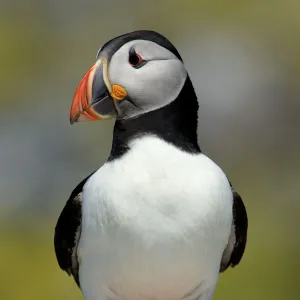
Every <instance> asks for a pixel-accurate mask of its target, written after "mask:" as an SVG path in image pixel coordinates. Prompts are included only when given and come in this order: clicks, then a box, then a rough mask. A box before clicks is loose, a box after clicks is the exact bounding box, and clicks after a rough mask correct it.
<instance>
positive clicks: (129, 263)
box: [78, 136, 232, 300]
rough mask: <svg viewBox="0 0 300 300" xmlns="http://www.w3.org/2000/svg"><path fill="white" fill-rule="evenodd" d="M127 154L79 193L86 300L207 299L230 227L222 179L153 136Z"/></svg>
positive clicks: (213, 168)
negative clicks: (81, 193)
mask: <svg viewBox="0 0 300 300" xmlns="http://www.w3.org/2000/svg"><path fill="white" fill-rule="evenodd" d="M130 148H131V149H130V150H129V151H128V152H127V153H126V154H125V155H124V156H123V157H122V158H120V159H117V160H115V161H112V162H109V163H106V164H105V165H104V166H103V167H102V168H100V169H99V170H98V171H97V172H96V173H95V174H94V175H93V176H92V177H91V178H90V179H89V180H88V182H87V184H86V185H85V187H84V191H83V224H82V225H83V226H82V234H81V238H80V244H79V250H78V252H79V259H80V270H79V272H80V273H79V274H80V283H81V288H82V290H83V293H84V295H85V297H86V299H88V300H95V299H106V298H110V299H129V300H135V299H137V300H143V299H151V300H153V299H157V300H160V299H162V300H167V299H180V298H182V297H184V295H187V294H188V293H189V292H190V291H192V290H193V289H194V288H195V287H196V286H198V285H199V288H198V289H195V291H194V293H191V295H190V298H195V295H196V296H197V295H198V296H199V295H200V294H201V293H203V297H202V298H201V299H210V297H211V295H212V293H213V289H214V287H215V284H216V281H217V278H218V271H219V266H220V260H221V255H222V252H223V250H224V248H225V246H226V244H227V242H228V237H229V234H230V227H231V222H232V193H231V188H230V186H229V183H228V180H227V178H226V176H225V175H224V173H223V172H222V170H221V169H220V168H219V167H218V166H217V165H216V164H215V163H214V162H212V161H211V160H210V159H209V158H207V157H206V156H205V155H203V154H197V155H195V154H189V153H186V152H183V151H180V150H179V149H177V148H175V147H174V146H172V145H171V144H167V143H165V142H164V141H162V140H161V139H159V138H156V137H154V136H146V137H143V138H139V139H136V140H134V141H133V142H132V143H131V145H130ZM204 294H207V296H205V295H204ZM186 299H189V298H186Z"/></svg>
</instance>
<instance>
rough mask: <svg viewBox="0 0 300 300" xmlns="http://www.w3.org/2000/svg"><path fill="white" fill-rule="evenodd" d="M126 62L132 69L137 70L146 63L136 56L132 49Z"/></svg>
mask: <svg viewBox="0 0 300 300" xmlns="http://www.w3.org/2000/svg"><path fill="white" fill-rule="evenodd" d="M128 61H129V63H130V64H131V65H132V66H133V67H134V68H137V69H138V68H140V67H142V66H143V65H144V64H145V63H146V61H145V60H144V59H143V58H142V57H141V56H140V55H139V54H137V53H136V52H135V50H134V49H133V48H131V49H130V50H129V58H128Z"/></svg>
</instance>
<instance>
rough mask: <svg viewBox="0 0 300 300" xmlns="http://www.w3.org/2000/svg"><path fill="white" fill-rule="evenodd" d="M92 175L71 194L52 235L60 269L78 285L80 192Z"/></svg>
mask: <svg viewBox="0 0 300 300" xmlns="http://www.w3.org/2000/svg"><path fill="white" fill-rule="evenodd" d="M93 174H94V172H93V173H92V174H91V175H89V176H88V177H87V178H85V179H84V180H82V181H81V182H80V183H79V184H78V185H77V186H76V188H75V189H74V190H73V192H72V193H71V196H70V197H69V200H68V201H67V203H66V205H65V207H64V209H63V210H62V212H61V214H60V216H59V218H58V221H57V224H56V227H55V234H54V248H55V253H56V258H57V261H58V264H59V266H60V268H61V269H62V270H64V271H66V272H67V273H68V274H69V275H72V276H73V277H74V279H75V281H76V283H77V285H78V286H80V283H79V276H78V270H79V264H78V259H77V246H78V241H79V238H80V233H81V215H82V209H81V206H82V190H83V186H84V185H85V183H86V181H87V180H88V179H89V178H90V177H91V176H92V175H93Z"/></svg>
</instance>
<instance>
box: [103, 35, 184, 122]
mask: <svg viewBox="0 0 300 300" xmlns="http://www.w3.org/2000/svg"><path fill="white" fill-rule="evenodd" d="M133 50H134V51H135V53H136V54H138V55H139V56H140V57H141V58H142V59H143V60H145V62H144V63H142V64H141V65H140V66H137V67H134V66H133V65H132V64H131V63H130V62H129V53H130V51H131V53H132V51H133ZM108 74H109V78H110V82H111V84H112V85H113V84H118V85H121V86H122V87H123V88H124V89H125V90H126V91H127V94H128V99H125V100H122V101H116V106H117V109H118V113H119V116H120V117H121V118H128V117H133V116H137V115H139V114H142V113H145V112H149V111H152V110H155V109H158V108H161V107H163V106H166V105H167V104H169V103H171V102H172V101H173V100H175V99H176V97H177V96H178V95H179V93H180V91H181V89H182V87H183V85H184V83H185V80H186V77H187V72H186V70H185V68H184V65H183V63H182V61H181V60H179V59H178V58H177V57H176V56H175V55H174V54H173V53H172V52H170V51H169V50H167V49H166V48H164V47H161V46H159V45H158V44H156V43H154V42H151V41H145V40H134V41H131V42H129V43H127V44H125V45H123V46H122V47H121V48H120V49H119V50H118V51H116V52H115V53H114V55H113V56H112V58H111V61H110V63H109V69H108Z"/></svg>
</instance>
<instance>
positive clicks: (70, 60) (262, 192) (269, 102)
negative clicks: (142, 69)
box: [0, 0, 300, 300]
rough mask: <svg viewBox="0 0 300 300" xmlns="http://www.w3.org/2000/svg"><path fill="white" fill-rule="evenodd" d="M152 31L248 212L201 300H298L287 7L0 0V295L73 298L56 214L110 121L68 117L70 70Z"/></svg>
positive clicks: (295, 27)
mask: <svg viewBox="0 0 300 300" xmlns="http://www.w3.org/2000/svg"><path fill="white" fill-rule="evenodd" d="M137 29H152V30H156V31H159V32H161V33H162V34H164V35H166V36H167V37H168V38H169V39H170V40H171V41H172V42H173V43H174V44H175V45H176V47H177V48H178V50H179V52H180V53H181V54H182V56H183V58H184V61H185V64H186V66H187V69H188V71H189V73H190V75H191V77H192V80H193V83H194V85H195V87H196V91H197V94H198V97H199V99H200V101H201V107H200V119H199V136H200V142H201V147H202V149H204V151H205V152H206V153H207V154H208V155H209V156H210V157H211V158H212V159H213V160H215V161H216V162H217V163H218V164H219V165H220V166H221V167H222V168H223V169H224V170H225V172H226V173H227V175H228V177H229V178H230V180H231V181H232V183H233V184H234V186H235V188H236V190H237V191H238V192H239V193H240V194H241V195H242V197H243V199H244V202H245V204H246V206H247V210H248V215H249V238H248V246H247V250H246V252H245V255H244V258H243V260H242V263H241V264H240V266H238V267H237V268H235V269H231V270H229V271H227V272H226V273H225V274H224V275H222V276H221V278H220V282H219V285H218V288H217V292H216V296H215V299H217V300H218V299H219V300H226V299H228V300H229V299H230V300H234V299H235V300H240V299H243V300H253V299H264V300H268V299H272V300H277V299H278V300H279V299H280V300H281V299H285V300H293V299H299V295H298V294H299V292H298V291H297V288H298V285H299V284H298V272H297V271H298V270H299V268H300V262H299V251H300V236H299V233H298V228H299V225H300V221H299V209H300V201H299V195H300V182H299V178H300V168H299V167H300V162H299V151H300V139H299V137H300V134H299V133H300V132H299V129H300V118H299V110H300V101H299V97H300V85H299V79H300V54H299V53H300V2H299V1H292V0H286V1H284V0H281V1H278V0H264V1H258V0H253V1H241V0H239V1H237V0H236V1H229V0H228V1H199V0H198V1H196V0H195V1H155V0H153V1H121V0H119V1H100V0H98V1H94V0H88V1H79V0H73V1H70V0H68V1H67V0H66V1H59V0H52V1H46V0H27V1H23V2H21V1H14V0H12V1H10V2H9V1H1V4H0V37H1V44H0V45H1V46H0V62H1V64H0V65H1V66H2V67H1V74H2V76H1V80H0V84H1V98H0V103H1V108H2V109H1V111H0V114H1V118H0V134H1V144H0V145H1V148H0V149H1V151H0V165H1V172H0V191H1V198H0V225H1V226H0V234H1V235H0V237H1V247H0V257H1V263H0V298H1V299H8V300H10V299H13V300H18V299H20V300H21V299H22V300H26V299H43V300H48V299H56V300H59V299H73V300H75V299H82V296H81V293H80V291H79V289H78V288H77V287H76V285H75V283H74V282H73V280H72V279H71V278H69V277H68V276H67V275H66V274H65V273H63V272H62V271H60V270H59V268H58V265H57V263H56V258H55V254H54V249H53V229H54V226H55V224H56V220H57V218H58V216H59V214H60V212H61V210H62V208H63V206H64V203H65V201H66V200H67V198H68V196H69V194H70V192H71V191H72V190H73V188H74V187H75V186H76V184H77V183H78V182H79V181H80V180H81V179H82V178H84V177H85V176H87V175H88V174H89V173H91V171H93V170H95V169H96V168H98V167H100V166H101V165H102V163H103V162H104V161H105V158H106V157H107V155H108V152H109V149H110V141H111V135H112V125H113V123H112V122H110V121H108V122H97V123H81V124H77V125H75V126H70V124H69V108H70V105H71V101H72V97H73V93H74V91H75V88H76V85H77V83H78V82H79V80H80V78H81V77H82V76H83V74H84V73H85V71H87V69H88V68H89V67H90V66H91V65H92V63H93V62H94V59H95V55H96V52H97V50H98V48H99V47H100V46H101V44H103V43H105V42H106V41H107V40H108V39H110V38H112V37H115V36H117V35H120V34H122V33H126V32H129V31H133V30H137Z"/></svg>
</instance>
